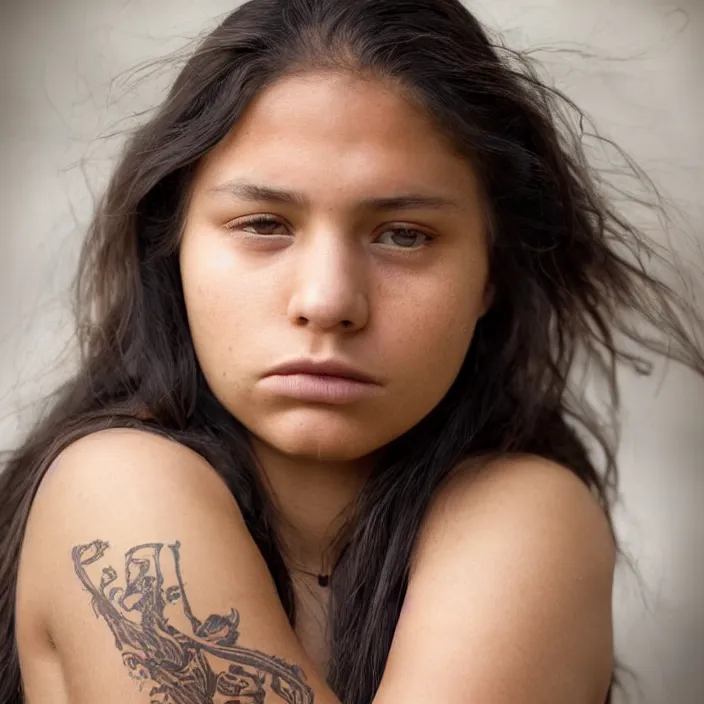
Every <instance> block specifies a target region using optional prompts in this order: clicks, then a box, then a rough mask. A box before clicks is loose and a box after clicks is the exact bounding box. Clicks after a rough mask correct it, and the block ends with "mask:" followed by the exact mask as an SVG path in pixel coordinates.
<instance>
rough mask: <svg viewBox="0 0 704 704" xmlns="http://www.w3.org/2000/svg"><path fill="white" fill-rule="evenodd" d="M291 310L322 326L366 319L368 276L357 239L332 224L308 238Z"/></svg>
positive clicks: (300, 257) (299, 262)
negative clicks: (353, 240)
mask: <svg viewBox="0 0 704 704" xmlns="http://www.w3.org/2000/svg"><path fill="white" fill-rule="evenodd" d="M296 269H297V276H296V287H295V291H294V292H293V297H292V301H291V314H292V317H294V318H295V319H296V320H297V321H300V320H305V321H306V322H307V323H309V324H312V325H315V326H317V327H321V328H330V327H334V326H337V325H344V327H350V326H354V327H360V326H361V325H364V324H365V322H366V316H367V292H366V283H365V279H366V276H365V274H364V267H363V263H362V257H361V256H360V253H358V252H357V251H356V246H355V243H354V242H352V241H350V240H348V239H346V238H344V237H342V236H339V234H338V233H335V232H334V231H332V230H331V228H330V227H328V228H322V231H319V232H318V233H316V234H312V235H311V236H310V237H308V238H306V242H305V243H304V244H302V245H301V246H300V248H299V251H298V252H297V257H296Z"/></svg>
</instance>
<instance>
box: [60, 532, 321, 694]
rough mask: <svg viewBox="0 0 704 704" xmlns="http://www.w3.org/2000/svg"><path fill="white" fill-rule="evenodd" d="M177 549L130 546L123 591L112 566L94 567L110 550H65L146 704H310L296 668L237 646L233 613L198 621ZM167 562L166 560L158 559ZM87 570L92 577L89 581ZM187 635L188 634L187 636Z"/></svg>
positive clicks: (99, 545) (102, 545)
mask: <svg viewBox="0 0 704 704" xmlns="http://www.w3.org/2000/svg"><path fill="white" fill-rule="evenodd" d="M180 547H181V546H180V543H179V542H176V543H175V544H173V545H169V546H168V548H169V550H170V553H169V552H167V551H165V550H164V551H163V552H162V550H163V548H164V544H163V543H147V544H145V545H137V546H136V547H134V548H132V549H131V550H128V551H127V553H126V554H125V586H124V587H120V586H117V585H116V584H115V582H116V580H117V572H116V571H115V569H114V568H113V567H112V566H111V565H108V566H103V567H102V570H100V568H99V567H96V563H98V561H100V560H101V559H102V558H103V556H104V555H105V552H106V550H107V549H108V548H109V545H108V543H106V542H104V541H102V540H94V541H93V542H92V543H88V544H87V545H77V546H76V547H74V548H73V550H72V551H71V556H72V558H73V564H74V568H75V570H76V574H77V575H78V577H79V579H80V580H81V582H82V583H83V585H84V587H85V588H86V589H87V590H88V591H89V592H90V593H91V595H92V605H93V611H94V612H95V614H96V616H97V617H101V616H102V617H103V618H104V619H105V621H106V622H107V624H108V626H109V627H110V630H111V631H112V633H113V635H114V636H115V645H116V646H117V648H118V650H120V651H121V652H122V661H123V663H124V664H125V665H126V666H127V668H128V669H129V673H130V676H131V677H132V678H133V679H135V680H137V681H138V682H139V687H140V691H142V690H143V688H144V686H145V684H153V685H154V686H153V687H152V689H150V690H149V695H150V704H276V703H277V702H285V704H313V703H314V694H313V690H312V689H311V688H310V687H309V686H308V684H306V678H305V675H304V674H303V671H302V670H301V668H300V667H298V666H296V665H289V664H288V663H287V662H285V661H284V660H282V659H280V658H277V657H274V656H272V655H266V654H265V653H262V652H260V651H258V650H250V649H248V648H243V647H242V646H240V645H237V639H238V638H239V632H238V630H237V627H238V625H239V621H240V616H239V613H238V612H237V611H236V610H234V609H231V610H230V613H229V614H226V615H220V614H211V615H210V616H208V618H206V619H205V621H200V620H199V619H197V618H196V617H195V616H194V615H193V612H192V611H191V607H190V605H189V603H188V599H187V598H186V593H185V591H184V582H183V580H182V578H181V570H180V563H179V559H180V556H179V549H180ZM165 556H166V558H167V559H164V557H165ZM89 572H91V573H93V574H94V575H95V577H96V578H98V577H99V585H100V586H99V587H98V586H96V584H97V583H98V579H92V578H91V576H90V575H89ZM187 631H190V632H187Z"/></svg>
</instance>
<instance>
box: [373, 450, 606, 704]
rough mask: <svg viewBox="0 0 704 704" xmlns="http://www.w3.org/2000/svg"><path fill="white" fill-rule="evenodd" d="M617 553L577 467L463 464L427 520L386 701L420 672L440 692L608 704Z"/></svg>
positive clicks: (455, 697)
mask: <svg viewBox="0 0 704 704" xmlns="http://www.w3.org/2000/svg"><path fill="white" fill-rule="evenodd" d="M615 557H616V550H615V546H614V541H613V538H612V534H611V529H610V526H609V522H608V519H607V517H606V515H605V514H604V512H603V511H602V509H601V507H600V506H599V504H598V503H597V501H596V499H595V498H594V497H593V496H592V494H591V492H590V491H589V489H588V488H587V487H586V486H585V485H584V484H583V483H582V482H581V481H580V480H579V478H577V477H576V476H575V475H574V474H573V473H572V472H571V471H569V470H568V469H567V468H566V467H563V466H561V465H559V464H555V463H554V462H551V461H549V460H545V459H542V458H540V457H535V456H510V457H505V458H501V459H495V460H492V461H490V462H489V463H487V464H485V465H482V466H479V467H477V465H476V464H468V465H467V466H464V467H458V468H457V471H455V472H453V474H452V475H451V478H450V480H449V481H447V482H446V483H445V484H444V485H443V486H442V487H441V488H440V489H439V490H438V492H437V494H436V496H435V497H434V499H433V501H432V502H431V505H430V507H429V509H428V511H427V513H426V516H425V518H424V521H423V523H422V525H421V527H420V529H419V535H418V539H417V541H416V545H415V550H414V554H413V560H412V564H411V573H410V577H409V584H408V590H407V594H406V599H405V601H404V604H403V609H402V611H401V616H400V619H399V623H398V626H397V629H396V633H395V637H394V642H393V645H392V648H391V652H390V654H389V660H388V664H387V670H386V671H385V673H384V679H383V681H382V686H381V689H380V696H379V698H378V703H377V702H375V704H386V702H387V701H388V702H392V701H401V700H407V701H414V700H413V698H412V696H413V695H412V692H413V690H414V687H419V686H421V684H422V683H421V681H420V679H419V677H420V676H421V675H420V674H417V673H422V675H423V676H424V677H429V678H431V679H432V680H433V681H434V682H435V683H437V687H436V692H437V698H438V700H440V701H456V702H468V703H469V702H473V701H491V702H495V703H496V704H501V703H503V702H506V703H508V702H515V701H521V702H524V703H525V704H531V703H532V702H536V703H537V702H546V701H555V702H557V701H559V702H563V703H564V704H603V702H604V699H605V695H606V691H607V689H608V686H609V682H610V679H611V674H612V672H613V665H614V661H613V633H612V630H613V629H612V588H613V573H614V567H615ZM418 633H423V637H422V638H419V637H418V636H417V634H418ZM408 697H410V699H408ZM404 698H405V699H404Z"/></svg>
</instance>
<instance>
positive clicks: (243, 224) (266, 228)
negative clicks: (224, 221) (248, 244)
mask: <svg viewBox="0 0 704 704" xmlns="http://www.w3.org/2000/svg"><path fill="white" fill-rule="evenodd" d="M278 226H280V227H284V225H282V224H281V223H280V222H279V221H278V220H277V219H276V218H272V217H269V216H262V217H256V218H249V219H248V220H239V221H236V222H233V223H231V224H230V225H228V226H227V229H228V230H242V231H243V232H248V231H247V230H246V229H245V228H248V227H249V228H254V230H255V232H248V234H251V235H263V236H266V235H281V234H288V233H286V232H271V229H272V228H275V227H278Z"/></svg>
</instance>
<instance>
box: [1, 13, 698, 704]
mask: <svg viewBox="0 0 704 704" xmlns="http://www.w3.org/2000/svg"><path fill="white" fill-rule="evenodd" d="M350 1H353V0H350ZM235 4H236V3H234V2H232V1H230V2H226V1H224V0H199V1H198V2H191V1H189V0H53V1H51V2H50V1H49V0H14V1H13V0H5V2H4V3H3V4H2V5H1V6H0V40H1V41H0V46H1V47H2V48H1V49H0V51H2V55H1V56H0V58H1V59H2V65H3V66H4V67H5V69H9V71H8V70H4V71H3V72H2V73H3V77H2V78H0V81H3V84H2V85H1V86H0V87H1V88H2V96H3V97H2V102H0V155H1V157H2V164H3V169H2V171H1V172H0V179H1V182H0V212H1V213H2V232H1V233H0V343H1V344H0V398H1V399H2V409H3V411H2V413H1V414H0V446H3V447H8V446H10V445H12V443H13V442H14V441H15V440H16V439H17V437H18V434H19V433H21V432H22V430H24V429H26V428H27V424H28V423H29V422H30V421H31V418H32V417H33V413H34V412H35V411H34V409H33V407H32V406H31V403H32V402H33V401H35V400H36V399H37V398H39V397H40V396H41V395H42V394H43V393H45V392H47V391H49V390H50V389H51V388H52V387H53V385H54V384H55V383H56V382H57V380H58V379H60V378H61V377H62V375H64V374H66V373H68V371H69V370H70V369H71V363H72V357H71V354H70V348H69V349H68V353H67V354H64V356H63V358H62V362H61V364H59V365H57V363H56V359H57V355H59V354H60V353H62V352H63V351H64V349H65V345H66V344H67V343H68V342H69V341H70V338H71V321H70V315H69V313H68V307H67V305H68V295H67V287H68V284H69V281H70V278H71V275H72V273H73V270H74V267H75V260H76V254H77V251H78V246H79V244H80V239H81V233H82V232H83V231H84V228H85V226H86V222H87V219H88V217H89V215H90V211H91V207H92V201H91V198H92V196H91V193H92V192H99V191H100V188H101V187H102V185H103V184H104V182H105V178H106V175H107V174H108V173H109V169H110V165H111V159H112V156H113V155H114V153H115V151H116V149H117V148H118V147H119V143H120V141H119V134H118V136H117V137H109V135H110V134H111V133H113V132H115V131H117V132H118V133H119V130H121V129H123V128H124V127H126V126H127V125H129V124H131V123H130V122H125V120H126V119H129V118H130V116H132V115H134V114H135V113H136V112H138V111H140V110H143V109H146V108H148V107H150V106H152V105H153V104H154V103H155V102H156V101H158V100H159V99H160V97H161V96H162V94H163V90H164V87H165V86H166V85H167V82H168V78H169V74H168V72H166V73H164V72H163V71H158V72H157V73H155V74H154V75H152V77H151V78H146V75H147V74H140V75H141V77H142V80H141V82H137V83H135V82H134V81H131V80H130V79H131V78H133V77H134V72H133V69H134V68H135V67H136V66H137V65H138V64H139V63H140V62H143V61H146V60H149V59H151V58H155V57H159V56H163V55H165V54H168V53H169V52H172V51H174V50H176V49H178V48H179V47H181V46H183V45H184V44H185V43H186V42H187V41H188V40H189V39H192V38H195V36H196V35H197V34H198V33H199V32H201V31H203V30H204V29H206V28H208V27H212V26H214V24H215V23H216V21H217V19H218V17H220V16H222V15H223V14H224V13H227V12H228V11H229V10H231V9H232V8H233V6H234V5H235ZM468 4H469V5H470V7H471V8H472V9H474V10H476V11H477V13H478V14H479V16H480V17H481V18H482V19H485V20H487V21H488V22H489V23H490V24H491V25H492V26H494V27H497V28H500V29H502V30H504V31H505V32H506V37H507V39H508V41H509V43H511V44H513V45H515V46H517V47H534V48H536V47H544V48H546V49H547V50H544V51H541V52H538V53H537V56H538V57H539V58H540V59H541V60H543V61H544V62H545V65H546V67H547V69H548V70H549V71H550V72H551V73H552V74H553V75H554V76H555V77H556V79H557V80H558V82H559V86H560V87H562V88H564V89H565V90H566V91H567V92H568V93H569V94H570V96H571V97H573V98H575V99H576V100H577V102H578V103H579V104H580V105H581V106H582V107H583V108H584V109H585V110H586V111H587V113H588V114H589V115H591V116H592V118H593V119H594V120H595V121H596V123H597V125H598V126H599V127H600V129H602V130H603V132H604V133H605V134H606V135H608V136H610V137H613V138H614V139H615V140H616V141H617V142H618V143H619V144H621V145H622V146H623V147H625V148H626V149H627V150H628V151H629V152H630V153H631V154H632V155H633V156H634V157H635V158H636V159H637V160H638V161H639V163H640V164H641V165H642V166H644V167H645V168H646V169H647V170H648V171H649V173H650V175H651V176H652V177H653V178H654V179H655V180H656V182H657V183H658V185H659V186H661V187H662V188H663V191H664V193H665V194H666V195H667V196H668V197H669V198H670V199H671V200H672V201H673V202H674V204H675V205H676V206H677V207H678V208H679V209H680V211H681V213H682V214H683V216H681V217H680V219H679V220H677V221H676V223H675V226H674V227H673V228H672V232H671V233H670V239H671V241H672V242H673V243H674V246H675V247H676V249H677V250H678V251H679V252H680V253H681V255H682V256H683V258H685V259H687V260H688V261H693V260H694V259H695V258H696V257H697V256H701V251H699V252H698V251H697V248H696V247H697V245H696V239H695V238H696V237H699V238H700V239H699V243H700V246H701V238H702V233H704V203H703V200H702V187H703V185H704V166H702V164H704V136H703V134H702V133H703V132H704V127H703V125H704V111H703V110H702V107H703V104H704V99H703V98H702V92H703V91H704V89H703V88H702V78H701V75H702V70H703V69H704V63H703V56H702V50H701V46H702V43H701V38H702V37H704V34H703V33H699V34H698V32H701V15H702V8H703V7H704V3H701V2H697V1H696V0H695V1H694V2H690V3H687V2H680V3H677V2H664V1H663V2H660V1H658V0H619V1H618V2H615V1H614V0H591V1H590V2H588V3H587V2H584V1H583V0H481V2H470V3H468ZM685 10H686V11H687V13H688V15H686V14H685V12H684V11H685ZM687 16H688V17H689V21H688V22H689V23H688V24H687ZM697 37H699V39H697ZM555 48H559V49H562V51H560V52H555V51H554V49H555ZM550 49H553V50H550ZM585 51H586V52H588V53H589V54H590V55H589V56H585V54H584V52H585ZM125 72H127V73H125ZM644 225H646V226H648V227H649V228H650V229H651V230H652V231H653V233H654V235H655V236H657V237H658V238H660V239H662V241H665V238H664V236H663V235H662V233H661V231H659V230H658V223H656V222H650V223H649V222H645V221H644ZM700 261H701V260H700ZM623 385H624V387H623V402H624V406H625V411H624V424H625V427H624V442H623V446H622V450H621V454H620V459H621V464H622V480H623V484H622V487H623V502H622V504H621V505H620V506H619V507H618V509H617V519H618V527H619V531H620V533H621V536H622V539H623V540H624V544H625V547H626V549H627V552H628V554H629V555H630V557H631V558H632V560H633V561H634V562H635V564H636V566H637V569H638V572H639V575H640V578H641V579H642V580H643V581H644V584H640V583H639V582H638V581H637V580H636V579H635V578H634V576H633V574H632V573H631V572H630V571H629V570H628V569H627V568H626V566H625V564H623V565H622V566H621V567H620V569H619V575H618V583H617V589H616V595H615V611H616V635H617V648H618V656H619V658H620V660H621V661H622V662H623V663H624V664H626V665H627V666H629V667H631V668H633V669H634V670H635V672H636V674H637V678H638V679H637V682H634V681H632V680H631V679H630V678H626V687H627V689H628V691H629V693H630V695H631V696H630V701H632V702H643V703H644V704H661V703H662V702H672V703H673V704H701V702H704V521H703V520H702V518H701V516H700V511H701V509H702V504H703V503H704V459H703V458H704V384H702V382H701V381H699V380H695V379H694V378H693V376H692V375H690V374H687V373H685V372H683V371H682V370H681V369H678V368H677V367H676V366H675V365H670V366H669V367H668V368H667V369H666V368H664V367H658V368H657V373H656V374H655V376H653V377H652V378H650V379H639V378H635V377H634V376H633V375H628V374H625V375H624V378H623ZM619 701H621V702H625V701H626V699H625V698H621V699H620V700H619Z"/></svg>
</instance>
